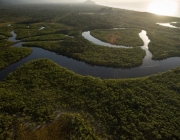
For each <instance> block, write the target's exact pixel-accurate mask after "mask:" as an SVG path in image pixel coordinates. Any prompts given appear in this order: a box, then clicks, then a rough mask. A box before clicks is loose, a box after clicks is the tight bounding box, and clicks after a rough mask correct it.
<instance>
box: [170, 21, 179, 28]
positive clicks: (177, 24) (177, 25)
mask: <svg viewBox="0 0 180 140" xmlns="http://www.w3.org/2000/svg"><path fill="white" fill-rule="evenodd" d="M171 25H173V26H176V27H180V22H178V23H175V22H173V23H171Z"/></svg>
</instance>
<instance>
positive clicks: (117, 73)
mask: <svg viewBox="0 0 180 140" xmlns="http://www.w3.org/2000/svg"><path fill="white" fill-rule="evenodd" d="M11 34H12V35H13V36H12V37H10V38H9V40H10V41H13V42H19V40H16V34H15V33H14V31H12V32H11ZM82 35H83V36H84V38H86V39H87V40H89V41H91V42H93V43H95V44H99V45H104V46H109V47H119V48H127V47H123V46H113V45H111V44H110V45H109V44H108V43H105V42H102V41H100V40H98V39H96V38H94V37H92V36H91V35H90V32H89V31H87V32H83V34H82ZM139 36H140V38H141V39H142V40H143V42H144V46H142V47H141V48H142V49H144V50H145V51H146V56H145V57H144V60H143V64H142V65H141V66H140V67H135V68H131V69H120V68H106V67H100V66H91V65H88V64H86V63H84V62H81V61H77V60H74V59H72V58H68V57H65V56H61V55H58V54H56V53H54V52H50V51H47V50H44V49H41V48H36V47H31V48H32V50H33V52H32V53H31V54H30V55H29V56H28V57H26V58H24V59H21V60H20V61H18V62H16V63H14V64H12V65H9V66H8V67H6V68H4V69H3V70H1V71H0V80H3V79H4V78H5V77H6V76H7V75H8V74H9V73H10V72H13V71H15V70H16V69H17V68H18V67H19V66H21V65H23V64H25V63H26V62H28V61H31V60H35V59H38V58H48V59H51V60H53V61H54V62H56V63H57V64H59V65H60V66H63V67H66V68H67V69H69V70H72V71H74V72H75V73H77V74H81V75H84V76H87V75H90V76H94V77H100V78H102V79H107V78H134V77H143V76H149V75H152V74H156V73H159V72H164V71H167V70H170V69H173V68H176V67H178V66H180V63H179V62H180V58H179V57H173V58H168V59H165V60H161V61H154V60H152V54H151V53H150V52H149V50H148V44H149V42H150V40H149V39H148V37H147V35H146V31H144V30H143V31H142V32H141V33H140V34H139ZM22 44H23V42H19V43H17V44H15V45H14V46H15V47H22Z"/></svg>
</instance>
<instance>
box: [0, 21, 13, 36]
mask: <svg viewBox="0 0 180 140" xmlns="http://www.w3.org/2000/svg"><path fill="white" fill-rule="evenodd" d="M7 25H8V23H1V24H0V35H4V36H7V37H11V36H12V35H11V33H10V32H11V31H12V30H13V28H12V27H11V26H7Z"/></svg>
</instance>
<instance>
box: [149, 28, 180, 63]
mask: <svg viewBox="0 0 180 140" xmlns="http://www.w3.org/2000/svg"><path fill="white" fill-rule="evenodd" d="M147 35H148V37H149V39H150V40H151V42H150V44H149V50H150V51H151V52H152V54H153V59H155V60H161V59H165V58H168V57H174V56H180V44H179V39H180V36H179V32H177V29H171V32H167V33H166V34H164V31H162V30H151V31H150V30H148V32H147Z"/></svg>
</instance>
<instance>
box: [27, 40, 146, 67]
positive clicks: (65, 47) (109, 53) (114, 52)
mask: <svg viewBox="0 0 180 140" xmlns="http://www.w3.org/2000/svg"><path fill="white" fill-rule="evenodd" d="M23 46H28V47H34V46H36V47H40V48H43V49H46V50H50V51H53V52H57V53H59V54H61V55H65V56H68V57H72V58H74V59H77V60H81V61H84V62H87V63H88V64H91V65H99V66H106V67H121V68H131V67H136V66H139V65H141V64H142V60H143V58H144V56H145V51H144V50H142V49H141V48H140V47H136V48H131V49H122V48H110V47H104V46H99V45H95V44H93V43H90V42H89V41H87V40H85V39H84V38H82V37H77V38H74V39H73V38H72V39H71V38H69V39H66V40H64V41H62V42H31V43H26V44H23Z"/></svg>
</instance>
